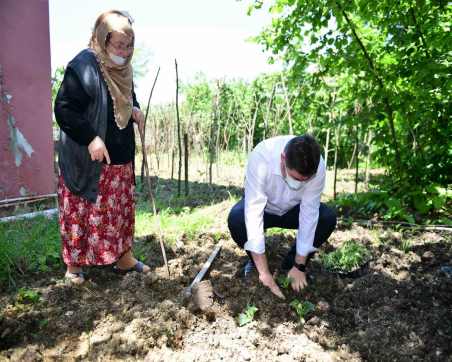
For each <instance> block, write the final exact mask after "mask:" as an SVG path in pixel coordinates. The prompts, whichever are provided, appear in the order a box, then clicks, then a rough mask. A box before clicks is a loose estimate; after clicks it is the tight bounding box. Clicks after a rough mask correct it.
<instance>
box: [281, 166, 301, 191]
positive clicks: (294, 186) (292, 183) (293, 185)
mask: <svg viewBox="0 0 452 362" xmlns="http://www.w3.org/2000/svg"><path fill="white" fill-rule="evenodd" d="M284 169H285V171H286V176H285V177H284V181H286V184H287V186H288V187H289V189H291V190H292V191H298V190H300V189H301V188H302V187H303V185H304V183H305V182H304V181H298V180H295V179H294V178H293V177H291V176H290V175H289V173H288V172H287V166H286V164H285V163H284Z"/></svg>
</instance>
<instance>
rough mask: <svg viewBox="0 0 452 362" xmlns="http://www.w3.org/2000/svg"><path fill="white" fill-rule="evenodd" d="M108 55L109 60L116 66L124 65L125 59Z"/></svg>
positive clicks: (111, 54)
mask: <svg viewBox="0 0 452 362" xmlns="http://www.w3.org/2000/svg"><path fill="white" fill-rule="evenodd" d="M108 55H109V56H110V59H111V60H112V61H113V62H114V63H115V64H116V65H124V64H126V61H127V59H126V58H123V57H120V56H119V55H116V54H113V53H108Z"/></svg>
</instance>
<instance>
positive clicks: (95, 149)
mask: <svg viewBox="0 0 452 362" xmlns="http://www.w3.org/2000/svg"><path fill="white" fill-rule="evenodd" d="M88 151H89V154H90V156H91V160H92V161H99V162H102V161H103V160H104V157H105V159H106V160H107V163H108V164H110V156H109V154H108V151H107V147H105V143H104V141H102V138H100V137H99V136H96V137H95V138H94V139H93V140H92V141H91V143H90V144H89V145H88Z"/></svg>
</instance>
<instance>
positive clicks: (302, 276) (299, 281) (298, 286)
mask: <svg viewBox="0 0 452 362" xmlns="http://www.w3.org/2000/svg"><path fill="white" fill-rule="evenodd" d="M287 276H288V277H289V278H290V281H291V283H290V284H291V286H292V289H293V290H294V291H295V292H299V291H301V290H302V289H303V288H304V287H307V286H308V282H307V281H306V273H303V272H301V271H299V270H298V269H297V268H295V267H292V269H290V270H289V273H287Z"/></svg>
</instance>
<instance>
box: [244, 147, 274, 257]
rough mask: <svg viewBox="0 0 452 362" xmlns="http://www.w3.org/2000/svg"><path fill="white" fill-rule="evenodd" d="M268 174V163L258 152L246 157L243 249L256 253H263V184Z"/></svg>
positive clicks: (265, 198)
mask: <svg viewBox="0 0 452 362" xmlns="http://www.w3.org/2000/svg"><path fill="white" fill-rule="evenodd" d="M267 176H268V165H267V164H266V162H265V160H264V159H263V158H262V156H260V155H259V153H258V152H256V151H253V152H252V153H251V155H250V157H249V159H248V166H247V169H246V178H245V224H246V233H247V236H248V240H247V241H246V243H245V245H244V248H245V250H248V251H252V252H254V253H257V254H263V253H265V235H264V209H265V205H266V204H267V196H266V195H265V192H264V186H265V183H266V179H267Z"/></svg>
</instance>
